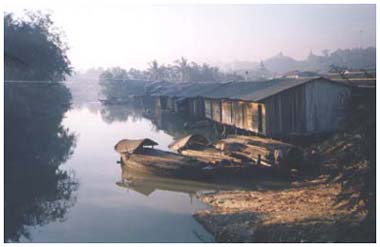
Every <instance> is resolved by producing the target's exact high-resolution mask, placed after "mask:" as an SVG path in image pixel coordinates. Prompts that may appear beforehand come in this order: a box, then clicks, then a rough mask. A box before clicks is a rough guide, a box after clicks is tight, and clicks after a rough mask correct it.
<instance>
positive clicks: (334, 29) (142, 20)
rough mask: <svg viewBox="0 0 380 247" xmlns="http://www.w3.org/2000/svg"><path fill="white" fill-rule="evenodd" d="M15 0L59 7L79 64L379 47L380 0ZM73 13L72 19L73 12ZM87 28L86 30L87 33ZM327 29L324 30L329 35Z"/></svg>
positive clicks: (131, 64)
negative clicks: (231, 1) (271, 0)
mask: <svg viewBox="0 0 380 247" xmlns="http://www.w3.org/2000/svg"><path fill="white" fill-rule="evenodd" d="M72 7H73V6H72V5H71V4H70V3H64V4H62V3H59V2H47V1H42V0H40V1H35V2H33V4H30V3H29V4H28V3H27V2H26V1H17V2H12V1H7V2H6V4H5V10H6V11H7V12H12V13H15V14H16V15H17V16H22V11H23V9H27V10H31V11H35V10H41V11H43V12H48V13H51V16H52V20H53V21H54V22H55V23H56V25H57V27H59V28H60V29H61V30H62V31H63V32H64V33H65V34H66V41H67V43H68V46H69V48H70V50H69V51H68V55H69V57H70V60H71V61H72V66H73V67H74V68H76V69H77V70H86V69H89V68H93V67H115V66H120V67H125V68H137V69H144V68H146V67H147V63H149V62H150V61H152V60H157V61H158V62H159V63H160V64H169V63H172V62H173V61H174V60H175V59H178V58H180V57H186V58H187V59H188V60H189V61H196V62H200V63H208V64H212V65H217V66H220V65H222V64H226V63H233V62H245V61H249V62H259V61H260V60H265V59H268V58H270V57H273V56H275V55H276V54H278V53H280V52H282V53H283V54H284V55H285V56H289V57H292V58H294V59H295V60H305V59H306V58H307V57H308V55H309V54H310V52H313V53H314V54H317V55H319V54H321V53H322V51H323V50H324V49H328V50H330V51H331V52H332V51H335V50H337V49H352V48H359V47H363V48H365V47H376V30H375V29H376V23H375V21H376V18H375V15H376V9H375V5H371V4H363V5H358V4H356V5H353V4H351V5H320V4H319V5H255V4H251V5H130V4H125V3H123V2H122V1H115V2H112V3H106V2H102V1H99V2H94V3H91V4H90V3H87V4H86V2H85V1H84V2H83V1H80V2H79V3H78V4H76V5H75V8H72ZM68 16H70V18H68ZM84 34H86V35H84ZM322 34H323V35H322Z"/></svg>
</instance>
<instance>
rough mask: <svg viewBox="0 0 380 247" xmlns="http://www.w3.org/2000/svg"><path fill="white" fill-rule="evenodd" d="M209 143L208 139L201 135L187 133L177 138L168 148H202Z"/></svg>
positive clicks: (178, 149) (175, 149) (179, 149)
mask: <svg viewBox="0 0 380 247" xmlns="http://www.w3.org/2000/svg"><path fill="white" fill-rule="evenodd" d="M208 144H209V140H208V139H207V138H206V137H204V136H203V135H198V134H195V135H188V136H185V137H183V138H179V139H178V140H176V141H175V142H173V143H172V144H170V145H169V148H170V149H172V150H174V151H178V152H181V150H184V149H202V148H204V147H205V146H207V145H208Z"/></svg>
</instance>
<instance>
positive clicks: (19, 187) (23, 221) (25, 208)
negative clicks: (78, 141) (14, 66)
mask: <svg viewBox="0 0 380 247" xmlns="http://www.w3.org/2000/svg"><path fill="white" fill-rule="evenodd" d="M4 90H5V92H4V97H5V112H4V115H5V118H4V124H5V126H4V128H5V129H4V133H5V149H4V150H5V162H4V170H5V176H4V180H5V181H4V182H5V191H4V192H5V203H4V214H5V240H6V241H18V240H19V239H20V237H22V236H24V237H29V234H28V230H27V228H26V227H27V226H36V225H43V224H47V223H49V222H52V221H55V220H64V216H65V214H66V212H67V210H68V208H69V207H71V206H72V205H73V204H74V202H75V198H74V197H73V196H72V192H73V191H74V190H75V189H76V188H77V185H78V184H77V181H76V179H75V177H74V176H73V175H74V174H72V173H71V172H70V171H64V170H62V169H61V168H60V165H61V164H62V163H64V162H65V161H66V160H67V159H68V158H69V157H70V155H71V154H72V152H73V148H74V146H75V136H74V135H73V134H72V133H71V132H70V131H69V130H68V129H65V128H63V126H62V125H61V121H62V118H63V115H64V113H65V112H66V111H67V110H68V109H69V107H70V97H71V96H70V93H69V91H68V89H67V88H66V87H65V86H64V85H62V84H56V83H54V84H32V85H31V84H21V83H20V84H17V83H14V84H6V86H5V87H4Z"/></svg>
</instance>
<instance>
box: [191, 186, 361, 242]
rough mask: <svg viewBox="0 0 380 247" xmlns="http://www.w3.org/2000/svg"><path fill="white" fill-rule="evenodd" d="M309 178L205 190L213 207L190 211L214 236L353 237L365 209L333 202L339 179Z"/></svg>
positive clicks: (286, 239) (246, 238)
mask: <svg viewBox="0 0 380 247" xmlns="http://www.w3.org/2000/svg"><path fill="white" fill-rule="evenodd" d="M321 182H322V181H318V180H315V181H310V182H309V183H305V184H302V185H299V184H294V187H293V188H291V189H285V190H267V191H228V192H219V193H215V194H204V195H202V196H200V199H201V200H202V201H203V202H205V203H206V204H209V205H210V206H211V207H212V209H210V210H204V211H201V212H197V213H196V214H195V215H194V217H195V218H196V219H197V220H198V221H199V222H200V223H201V224H202V225H203V226H204V227H205V228H206V229H207V230H208V231H209V232H210V233H211V234H213V235H214V236H215V239H216V240H217V241H218V242H352V241H354V242H356V241H359V242H360V241H365V240H362V239H361V231H362V227H361V222H363V220H364V218H365V214H364V213H358V211H357V208H356V207H352V208H349V207H346V205H345V202H344V201H342V202H340V203H337V202H336V197H337V196H338V195H339V194H340V193H341V186H340V185H339V184H337V183H331V184H324V183H323V182H322V183H321Z"/></svg>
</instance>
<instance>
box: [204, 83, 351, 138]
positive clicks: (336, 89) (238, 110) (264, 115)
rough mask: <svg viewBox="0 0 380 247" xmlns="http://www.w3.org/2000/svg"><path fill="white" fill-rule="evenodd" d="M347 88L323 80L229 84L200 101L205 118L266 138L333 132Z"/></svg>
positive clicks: (343, 103) (341, 113) (337, 124)
mask: <svg viewBox="0 0 380 247" xmlns="http://www.w3.org/2000/svg"><path fill="white" fill-rule="evenodd" d="M349 96H350V88H349V87H348V86H347V85H343V84H340V83H337V82H333V81H331V80H328V79H325V78H313V79H306V80H294V79H293V80H292V79H276V80H270V81H265V82H248V83H247V82H244V83H229V84H226V85H224V86H222V87H220V88H218V89H217V90H214V91H213V92H211V93H209V94H208V95H207V96H206V97H205V98H204V104H205V117H206V118H208V119H210V120H213V121H215V122H218V123H221V124H226V125H230V126H234V127H236V128H239V129H244V130H248V131H252V132H255V133H257V134H261V135H264V136H269V137H282V136H288V135H304V134H313V133H322V132H329V131H334V130H336V129H338V128H339V127H340V124H341V121H342V120H343V118H344V114H345V103H346V100H347V98H348V97H349Z"/></svg>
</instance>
